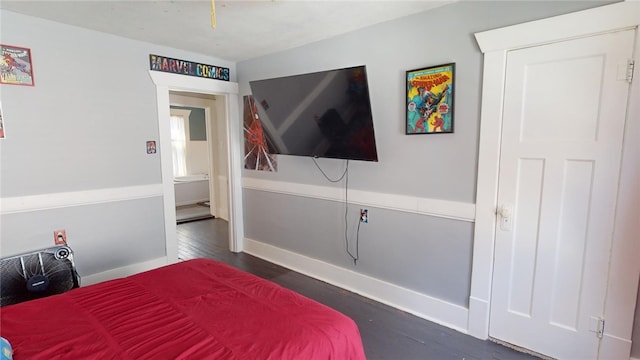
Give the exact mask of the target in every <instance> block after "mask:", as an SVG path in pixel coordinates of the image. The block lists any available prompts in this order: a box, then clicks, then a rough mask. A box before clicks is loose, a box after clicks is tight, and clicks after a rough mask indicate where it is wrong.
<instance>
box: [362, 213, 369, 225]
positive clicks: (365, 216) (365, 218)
mask: <svg viewBox="0 0 640 360" xmlns="http://www.w3.org/2000/svg"><path fill="white" fill-rule="evenodd" d="M360 221H361V222H363V223H365V224H366V223H368V222H369V210H367V209H360Z"/></svg>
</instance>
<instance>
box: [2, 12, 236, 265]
mask: <svg viewBox="0 0 640 360" xmlns="http://www.w3.org/2000/svg"><path fill="white" fill-rule="evenodd" d="M0 17H1V22H0V23H1V29H0V30H1V31H0V33H1V34H2V43H3V44H8V45H15V46H21V47H27V48H30V49H31V55H32V58H33V70H34V78H35V86H33V87H28V86H11V85H1V91H2V93H1V101H2V110H3V115H4V125H5V130H6V136H7V137H6V139H2V140H0V166H1V174H0V196H1V197H2V199H6V198H14V200H15V199H19V198H20V197H23V196H30V195H43V196H44V198H46V197H47V196H48V195H49V194H52V193H71V194H72V195H73V194H76V195H77V194H78V192H80V191H86V190H93V191H97V192H100V191H102V190H104V189H122V188H125V189H127V188H130V187H134V186H143V187H144V186H146V185H154V184H159V183H161V175H160V156H161V154H160V153H157V154H154V155H147V154H146V151H145V150H146V148H145V142H146V141H147V140H156V141H157V140H158V120H157V105H156V90H155V86H154V84H153V82H152V81H151V78H150V77H149V74H148V69H149V64H148V61H149V60H148V59H149V54H151V53H154V54H159V55H166V56H169V57H174V58H181V59H188V60H193V61H198V62H202V63H207V64H216V65H220V66H224V67H228V68H230V69H231V76H232V78H231V81H236V77H235V63H231V62H227V61H222V60H220V59H217V58H214V57H210V56H205V55H201V54H195V53H189V52H185V51H181V50H177V49H171V48H167V47H162V46H157V45H153V44H149V43H144V42H140V41H135V40H129V39H124V38H120V37H117V36H113V35H107V34H103V33H99V32H96V31H91V30H84V29H81V28H78V27H74V26H67V25H63V24H59V23H55V22H51V21H47V20H42V19H38V18H34V17H29V16H24V15H21V14H17V13H13V12H9V11H1V12H0ZM212 81H213V80H212ZM104 191H107V190H104ZM132 191H133V192H132ZM137 195H138V194H136V193H135V190H128V194H127V195H126V196H125V198H124V199H121V200H117V201H114V202H107V203H99V204H87V205H84V206H71V207H62V208H55V209H47V208H45V209H42V210H38V211H27V212H19V213H7V211H6V208H3V209H1V210H2V215H1V217H0V222H1V224H2V227H1V229H0V237H1V240H0V252H1V255H2V256H7V255H13V254H15V253H20V252H26V251H32V250H34V249H38V248H43V247H48V246H51V245H53V230H56V229H63V228H64V229H66V230H67V237H68V241H69V244H70V245H71V246H72V248H74V249H75V250H76V253H77V256H76V261H77V262H78V270H79V272H80V273H81V274H82V275H91V274H95V273H98V272H102V271H105V270H109V269H113V268H117V267H121V266H126V265H131V264H135V263H138V262H141V261H145V260H150V259H154V258H158V257H162V256H164V255H165V253H166V250H165V237H164V219H163V205H162V197H161V196H151V197H147V198H143V199H137V200H129V199H128V197H131V198H135V197H136V196H137ZM63 203H64V201H63Z"/></svg>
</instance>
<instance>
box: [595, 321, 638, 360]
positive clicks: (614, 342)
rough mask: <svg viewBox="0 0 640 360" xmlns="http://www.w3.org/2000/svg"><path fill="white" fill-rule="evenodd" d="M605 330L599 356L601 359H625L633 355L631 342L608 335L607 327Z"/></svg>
mask: <svg viewBox="0 0 640 360" xmlns="http://www.w3.org/2000/svg"><path fill="white" fill-rule="evenodd" d="M604 330H605V331H604V335H603V336H602V342H601V343H600V352H599V356H598V357H599V358H600V359H625V358H626V357H627V356H629V354H631V340H629V339H623V338H620V337H617V336H614V335H612V334H610V333H607V328H606V327H605V329H604Z"/></svg>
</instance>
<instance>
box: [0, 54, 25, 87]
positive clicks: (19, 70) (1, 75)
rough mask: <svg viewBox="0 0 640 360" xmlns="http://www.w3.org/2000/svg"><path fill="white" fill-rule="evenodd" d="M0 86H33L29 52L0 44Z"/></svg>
mask: <svg viewBox="0 0 640 360" xmlns="http://www.w3.org/2000/svg"><path fill="white" fill-rule="evenodd" d="M0 53H1V54H2V58H0V84H11V85H27V86H33V68H32V67H31V50H30V49H27V48H22V47H18V46H11V45H3V44H0Z"/></svg>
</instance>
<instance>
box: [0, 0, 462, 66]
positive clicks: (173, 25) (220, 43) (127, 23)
mask: <svg viewBox="0 0 640 360" xmlns="http://www.w3.org/2000/svg"><path fill="white" fill-rule="evenodd" d="M454 1H455V0H454ZM451 2H453V1H435V0H413V1H405V0H396V1H377V0H352V1H331V0H328V1H305V0H254V1H239V0H227V1H221V0H216V1H215V5H216V6H215V8H216V28H215V29H214V28H212V27H211V1H210V0H163V1H149V0H137V1H114V0H101V1H95V0H93V1H92V0H84V1H78V0H76V1H58V0H47V1H30V0H20V1H11V0H2V1H0V8H2V9H5V10H10V11H14V12H17V13H21V14H26V15H31V16H35V17H39V18H44V19H49V20H53V21H57V22H61V23H65V24H70V25H75V26H79V27H83V28H87V29H93V30H97V31H101V32H106V33H111V34H115V35H119V36H123V37H127V38H131V39H136V40H142V41H146V42H150V43H154V44H159V45H166V46H169V47H173V48H178V49H183V50H189V51H193V52H197V53H201V54H206V55H210V56H214V57H217V58H220V59H225V60H230V61H234V62H237V61H242V60H247V59H251V58H255V57H259V56H262V55H266V54H269V53H274V52H278V51H282V50H286V49H290V48H294V47H297V46H301V45H304V44H307V43H311V42H315V41H318V40H322V39H326V38H330V37H332V36H336V35H339V34H343V33H346V32H350V31H353V30H356V29H360V28H363V27H366V26H369V25H373V24H377V23H381V22H384V21H388V20H392V19H396V18H400V17H403V16H407V15H411V14H415V13H418V12H422V11H426V10H429V9H433V8H435V7H439V6H442V5H445V4H448V3H451Z"/></svg>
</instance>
